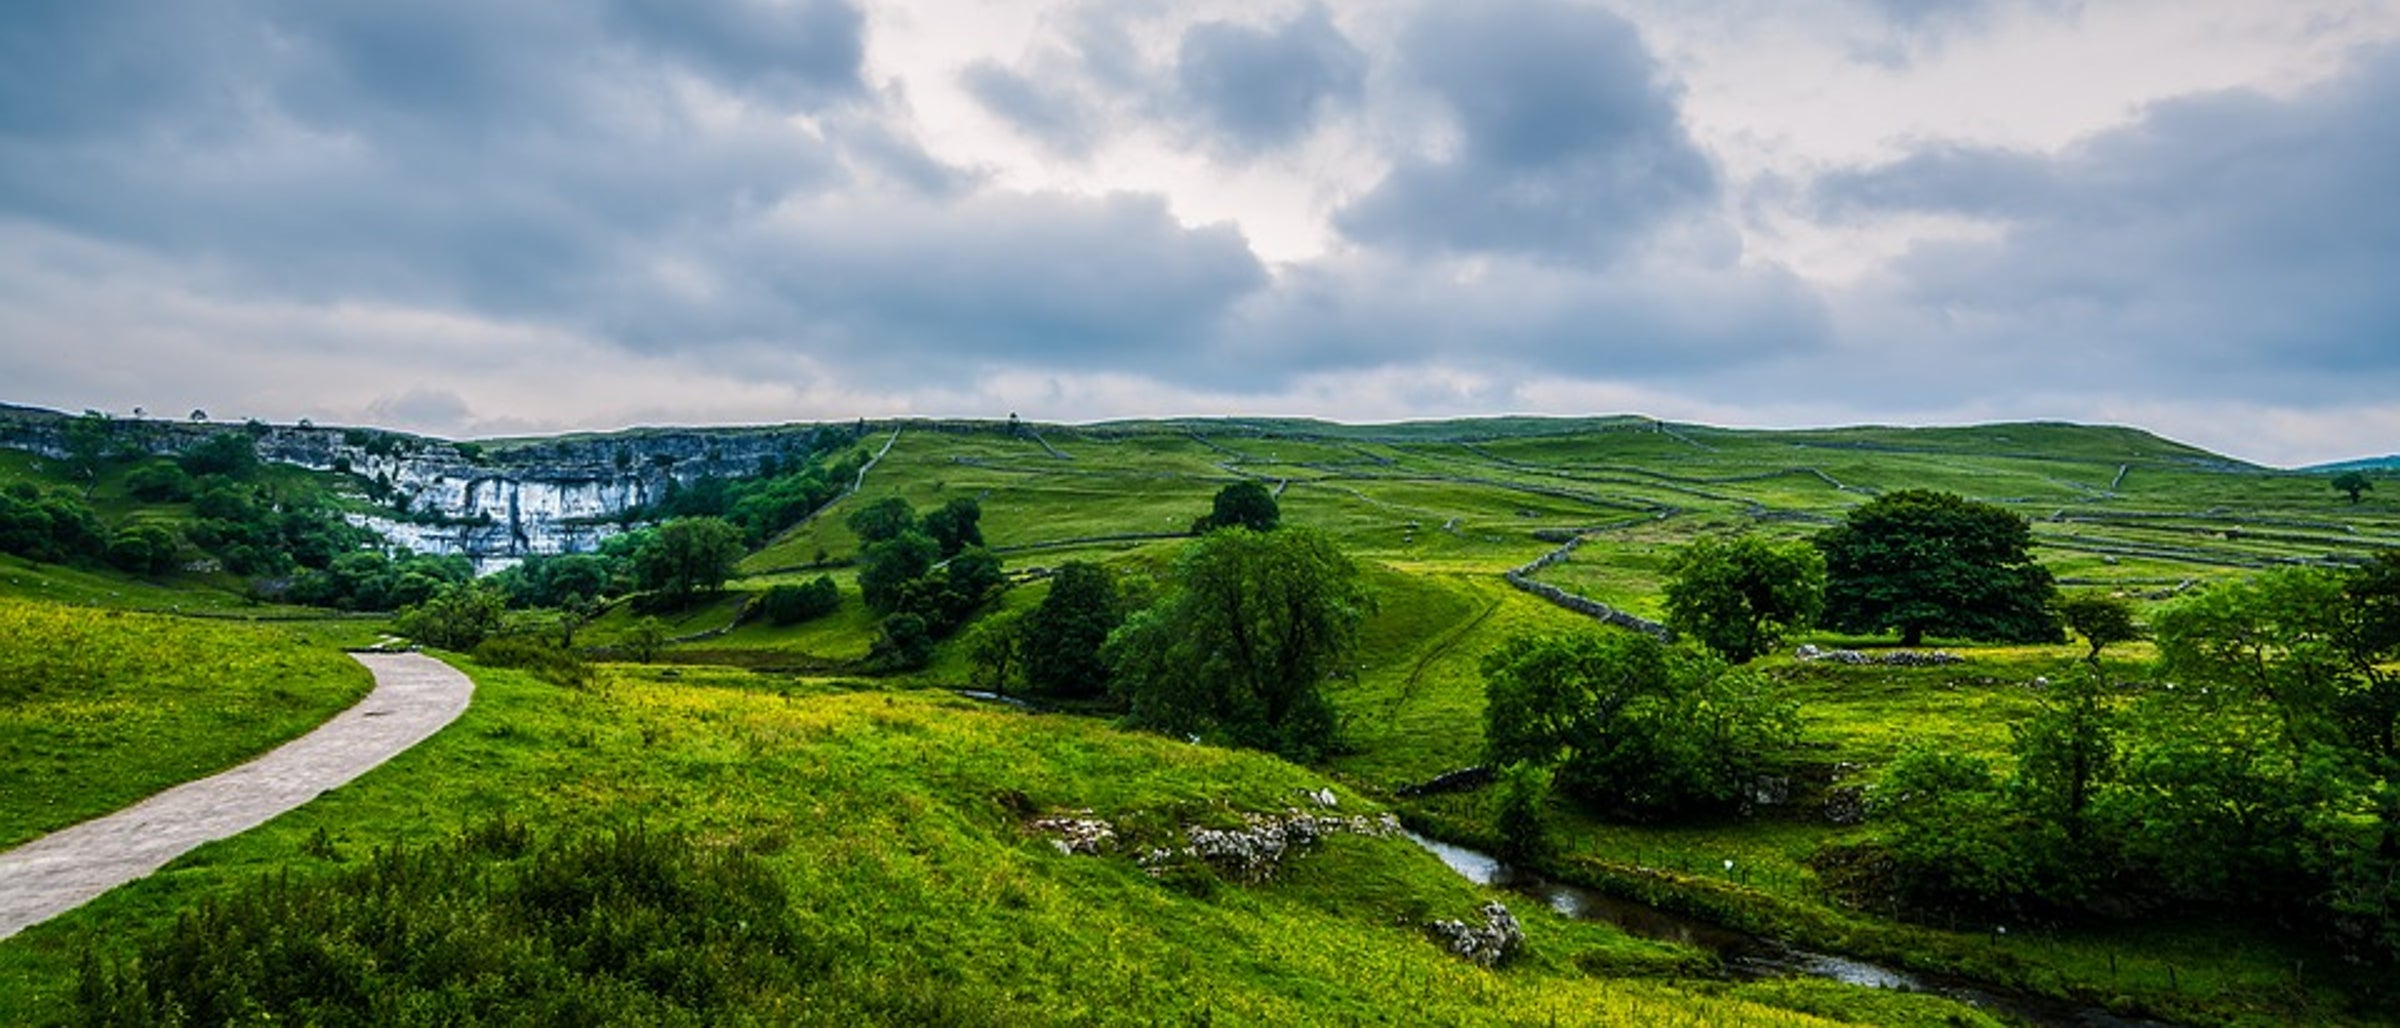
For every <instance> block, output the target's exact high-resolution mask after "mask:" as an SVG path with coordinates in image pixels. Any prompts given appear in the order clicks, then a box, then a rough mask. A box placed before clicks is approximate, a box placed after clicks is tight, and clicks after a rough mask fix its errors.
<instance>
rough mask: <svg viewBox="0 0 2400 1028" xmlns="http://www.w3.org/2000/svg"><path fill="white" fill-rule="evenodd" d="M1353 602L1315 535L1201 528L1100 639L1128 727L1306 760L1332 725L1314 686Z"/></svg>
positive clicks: (1345, 637) (1348, 566) (1343, 574)
mask: <svg viewBox="0 0 2400 1028" xmlns="http://www.w3.org/2000/svg"><path fill="white" fill-rule="evenodd" d="M1365 606H1366V596H1365V594H1364V593H1362V592H1361V591H1360V590H1359V587H1358V566H1357V565H1356V564H1354V563H1352V562H1351V560H1350V558H1349V556H1348V555H1346V554H1344V553H1343V552H1342V551H1341V549H1340V548H1339V547H1337V546H1335V545H1334V544H1333V541H1332V540H1331V539H1328V538H1326V537H1325V536H1324V535H1323V534H1321V533H1318V532H1316V531H1313V530H1310V529H1305V528H1291V529H1284V530H1282V531H1278V532H1253V531H1251V530H1249V529H1246V528H1229V529H1224V530H1221V531H1217V532H1212V533H1210V534H1208V535H1206V536H1203V537H1201V538H1200V539H1199V540H1198V541H1196V542H1193V543H1192V544H1190V545H1189V546H1187V547H1185V549H1184V552H1183V556H1182V557H1181V558H1179V559H1178V560H1177V561H1176V564H1175V573H1174V579H1173V582H1172V584H1171V585H1170V586H1169V587H1168V590H1167V592H1166V594H1165V595H1164V596H1161V597H1160V598H1159V600H1158V602H1157V603H1155V604H1153V605H1152V606H1151V607H1149V608H1148V609H1146V610H1143V611H1142V612H1140V613H1138V614H1136V615H1134V616H1133V617H1131V618H1128V619H1127V620H1126V622H1125V624H1124V625H1122V626H1120V627H1119V628H1118V629H1117V631H1116V632H1115V633H1114V634H1112V635H1111V636H1110V637H1109V641H1108V647H1107V651H1106V652H1107V655H1108V661H1109V666H1110V678H1111V688H1113V689H1115V690H1116V691H1117V693H1118V694H1119V695H1120V696H1123V697H1124V698H1125V700H1126V701H1127V703H1128V705H1129V706H1130V707H1131V713H1130V718H1131V720H1132V721H1133V722H1134V723H1135V724H1138V725H1142V726H1145V727H1150V728H1155V729H1159V730H1162V731H1166V732H1171V733H1175V734H1184V733H1221V734H1222V736H1223V737H1224V738H1226V739H1228V740H1230V741H1231V742H1232V743H1233V744H1234V745H1237V746H1246V747H1250V748H1253V749H1262V750H1272V751H1274V752H1276V753H1279V754H1281V755H1283V756H1284V757H1285V758H1287V759H1291V760H1298V761H1310V760H1315V759H1316V758H1318V757H1320V756H1322V755H1323V754H1324V753H1325V751H1326V750H1327V749H1328V748H1330V747H1331V746H1332V745H1333V744H1334V737H1335V729H1336V725H1335V721H1334V714H1333V707H1332V705H1331V704H1330V703H1328V702H1327V701H1326V699H1325V694H1324V691H1323V686H1324V683H1325V681H1326V680H1327V679H1329V678H1331V677H1333V676H1335V675H1338V674H1341V673H1342V672H1343V670H1344V668H1345V667H1346V666H1347V663H1348V660H1349V654H1350V652H1351V648H1352V647H1353V646H1354V645H1355V644H1356V642H1357V638H1358V625H1359V621H1360V620H1361V619H1362V617H1363V616H1364V613H1365Z"/></svg>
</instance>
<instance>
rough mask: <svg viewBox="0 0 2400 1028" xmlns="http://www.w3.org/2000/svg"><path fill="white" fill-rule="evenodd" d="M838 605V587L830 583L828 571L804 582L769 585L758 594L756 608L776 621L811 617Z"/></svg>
mask: <svg viewBox="0 0 2400 1028" xmlns="http://www.w3.org/2000/svg"><path fill="white" fill-rule="evenodd" d="M841 605H842V591H841V587H839V586H837V585H835V584H834V583H833V576H832V575H820V576H818V577H817V578H816V579H815V580H814V581H811V582H809V583H807V584H805V585H791V584H788V583H786V584H783V585H777V586H773V587H770V588H769V589H768V590H767V591H766V594H765V595H763V596H760V597H759V598H758V607H759V610H760V611H761V612H763V613H765V614H766V616H767V620H768V621H769V622H772V623H774V624H777V625H796V624H799V623H801V622H803V621H813V620H815V619H817V618H821V617H824V616H825V615H827V614H831V613H833V612H834V611H835V610H838V609H840V608H841Z"/></svg>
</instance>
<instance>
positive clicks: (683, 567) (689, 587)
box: [633, 518, 742, 606]
mask: <svg viewBox="0 0 2400 1028" xmlns="http://www.w3.org/2000/svg"><path fill="white" fill-rule="evenodd" d="M741 559H742V533H741V530H740V529H737V528H735V527H733V526H732V525H731V524H728V523H726V521H725V519H723V518H677V519H675V520H673V521H669V522H667V523H666V524H664V525H660V526H658V531H657V533H656V534H655V535H652V536H651V537H650V538H649V540H648V541H646V542H644V543H643V544H642V546H641V549H639V550H637V551H635V552H634V555H633V565H634V577H635V579H636V580H637V581H638V582H639V583H640V584H641V587H642V588H644V589H648V590H652V591H653V592H654V594H656V595H657V597H658V598H659V601H660V602H661V603H663V604H665V605H667V606H679V605H683V604H687V603H689V602H691V599H692V597H693V596H695V595H697V594H699V593H703V592H714V591H716V590H717V589H718V588H719V587H721V586H723V585H724V584H725V580H726V579H728V578H731V577H733V566H734V564H735V563H736V562H738V561H740V560H741Z"/></svg>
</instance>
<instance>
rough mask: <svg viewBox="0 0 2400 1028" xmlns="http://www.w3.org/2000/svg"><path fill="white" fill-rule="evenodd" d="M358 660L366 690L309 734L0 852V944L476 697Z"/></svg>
mask: <svg viewBox="0 0 2400 1028" xmlns="http://www.w3.org/2000/svg"><path fill="white" fill-rule="evenodd" d="M356 656H357V658H358V662H359V663H361V664H365V665H366V666H367V670H368V671H371V672H373V673H374V675H375V689H374V691H372V692H369V693H368V694H367V697H366V698H365V699H363V700H360V701H358V703H357V705H355V706H353V707H351V708H350V709H348V710H345V711H343V712H341V713H340V714H336V715H334V717H333V719H332V720H330V721H327V722H325V723H324V724H323V725H320V726H318V728H317V730H316V731H313V732H310V733H308V734H307V735H303V736H301V737H300V738H297V739H294V740H292V741H291V742H288V743H285V744H283V745H282V746H279V747H277V748H275V749H274V750H271V751H269V752H267V753H266V754H265V755H264V756H261V757H259V758H258V759H256V760H253V761H251V762H249V763H247V764H243V765H241V766H240V767H236V768H233V769H231V770H228V771H224V772H222V773H219V774H216V775H212V776H210V777H207V778H203V779H200V780H198V781H193V782H185V783H184V784H182V785H178V786H176V787H174V788H172V789H168V790H167V791H165V792H162V793H159V794H158V795H155V796H152V797H150V798H149V799H146V800H143V801H141V802H140V803H136V804H134V805H133V806H130V807H127V808H125V809H123V810H120V811H117V812H116V813H114V814H109V815H107V816H104V817H98V818H94V819H92V820H90V821H86V822H84V823H82V824H79V825H76V826H74V827H72V828H65V829H61V830H59V831H56V832H52V833H50V834H49V835H45V836H42V837H41V838H39V839H35V840H34V841H32V842H29V843H26V844H25V845H23V846H19V847H17V848H16V849H13V850H9V851H8V852H6V853H0V939H5V938H8V937H9V936H12V935H15V934H16V933H18V932H20V931H23V930H24V929H26V928H28V927H31V926H33V925H37V924H40V923H42V922H43V921H46V920H49V919H50V918H53V917H56V916H58V915H59V914H63V913H65V912H67V911H69V910H73V909H75V908H76V907H78V906H81V905H83V904H84V903H85V902H86V901H89V900H90V899H92V898H93V897H95V896H98V895H100V894H101V893H104V892H107V891H108V890H110V889H114V888H116V887H117V886H120V885H123V884H125V883H126V882H130V881H133V880H134V879H136V878H140V877H142V876H144V875H147V874H149V873H151V872H153V871H156V870H158V869H159V868H161V867H164V866H165V865H166V863H167V862H168V861H170V860H173V859H175V858H176V857H178V856H181V855H183V854H184V853H185V852H187V851H189V850H191V849H192V848H193V847H195V846H198V845H200V844H201V843H204V842H212V841H215V840H217V839H223V838H227V837H230V836H234V835H238V834H240V833H242V832H245V831H248V830H250V829H252V828H255V827H258V826H259V825H262V824H265V823H266V822H267V821H268V820H270V819H272V818H274V817H275V816H276V815H277V814H281V813H283V812H284V811H287V810H290V809H292V808H294V807H297V806H299V805H301V804H303V803H306V802H308V801H309V800H311V799H314V798H316V796H317V794H319V793H322V792H325V791H326V790H328V789H332V788H333V787H335V786H338V785H340V784H342V783H344V782H347V781H349V780H351V779H353V778H356V777H358V776H359V775H361V774H364V773H366V772H367V771H368V770H369V769H371V768H373V767H375V766H376V765H378V764H381V763H383V762H384V761H386V760H390V759H391V758H392V757H394V756H397V755H399V754H400V753H401V752H402V751H404V750H407V749H408V748H409V747H411V746H414V745H416V744H417V743H419V742H421V741H423V740H424V739H425V738H426V737H427V736H430V735H432V734H433V733H434V732H436V731H439V730H440V729H441V727H442V726H443V725H447V724H449V723H450V722H451V721H453V720H456V719H457V718H458V715H459V714H460V713H462V712H464V711H465V710H466V709H467V700H468V699H469V698H470V697H471V696H473V695H474V692H475V685H474V683H473V682H470V681H468V680H467V676H465V675H463V674H460V673H459V672H458V671H457V670H456V669H455V668H452V667H450V666H449V665H447V664H444V663H442V662H441V661H438V660H435V659H433V658H431V657H427V656H422V655H419V654H414V653H363V654H357V655H356Z"/></svg>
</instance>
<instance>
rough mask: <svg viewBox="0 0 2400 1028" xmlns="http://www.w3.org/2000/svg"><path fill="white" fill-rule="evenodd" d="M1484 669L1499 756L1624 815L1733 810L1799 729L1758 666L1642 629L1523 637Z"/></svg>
mask: <svg viewBox="0 0 2400 1028" xmlns="http://www.w3.org/2000/svg"><path fill="white" fill-rule="evenodd" d="M1483 676H1484V695H1485V697H1486V701H1485V706H1484V735H1485V739H1486V740H1487V743H1486V744H1487V745H1488V746H1489V747H1490V757H1491V760H1492V762H1493V763H1496V764H1512V763H1516V762H1519V761H1524V762H1530V763H1534V764H1538V765H1543V766H1555V767H1556V768H1557V772H1558V786H1559V787H1560V788H1562V789H1564V790H1566V791H1567V792H1568V793H1569V794H1570V795H1573V796H1575V797H1577V798H1579V799H1581V800H1583V801H1585V802H1587V803H1590V804H1592V805H1594V806H1596V807H1599V808H1601V809H1603V810H1605V811H1608V812H1611V813H1616V814H1622V815H1628V816H1634V817H1645V818H1647V817H1672V816H1678V815H1683V814H1688V813H1693V812H1697V811H1701V810H1712V809H1720V810H1721V809H1728V808H1732V807H1735V806H1737V805H1738V804H1739V803H1740V802H1741V801H1742V799H1743V798H1744V796H1745V795H1747V793H1748V791H1749V789H1750V788H1751V786H1752V785H1753V784H1755V783H1756V782H1758V780H1759V779H1760V778H1761V777H1763V776H1765V775H1766V774H1769V773H1771V772H1772V771H1774V770H1775V769H1777V768H1778V767H1779V766H1780V765H1781V764H1782V762H1783V760H1784V757H1785V754H1786V752H1787V751H1788V750H1789V749H1790V747H1791V746H1792V745H1793V744H1794V742H1796V741H1797V739H1798V737H1799V721H1798V718H1797V715H1796V714H1795V713H1794V709H1793V707H1792V705H1791V704H1790V703H1789V702H1787V701H1784V700H1780V699H1778V698H1776V697H1774V696H1773V695H1772V694H1771V693H1770V692H1769V690H1768V687H1767V682H1766V680H1765V679H1764V678H1763V677H1761V676H1759V675H1758V674H1757V673H1755V672H1752V671H1749V670H1747V669H1742V668H1729V667H1727V666H1726V664H1725V662H1724V661H1722V660H1720V659H1718V658H1717V657H1716V656H1714V655H1712V654H1708V653H1704V652H1700V651H1697V650H1689V649H1672V648H1669V647H1668V646H1666V645H1665V644H1663V643H1661V642H1659V641H1658V640H1656V639H1653V638H1651V637H1649V636H1646V635H1640V634H1637V633H1633V632H1623V631H1609V632H1585V633H1581V634H1577V635H1567V636H1552V635H1544V636H1518V637H1516V638H1512V639H1510V640H1508V641H1507V642H1505V643H1502V644H1501V645H1500V647H1499V648H1498V649H1495V650H1493V651H1492V652H1491V653H1490V654H1489V655H1487V656H1486V657H1485V658H1484V661H1483Z"/></svg>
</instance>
